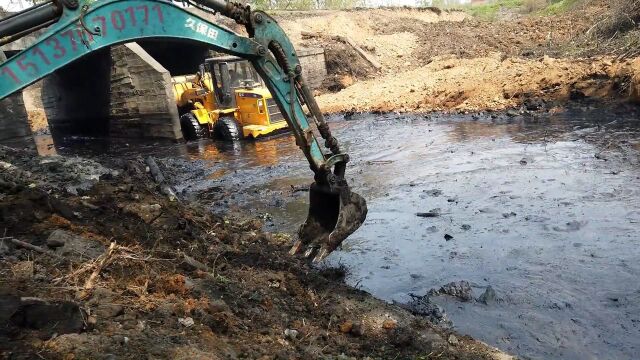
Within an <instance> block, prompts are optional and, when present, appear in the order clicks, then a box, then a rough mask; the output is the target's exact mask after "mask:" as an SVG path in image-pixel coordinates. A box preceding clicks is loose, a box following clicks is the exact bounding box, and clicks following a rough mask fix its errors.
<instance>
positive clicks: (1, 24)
mask: <svg viewBox="0 0 640 360" xmlns="http://www.w3.org/2000/svg"><path fill="white" fill-rule="evenodd" d="M61 15H62V6H60V5H58V4H57V3H56V2H55V1H53V0H51V1H48V2H46V3H42V4H39V5H36V6H34V7H31V8H28V9H25V10H23V11H20V12H17V13H15V14H12V15H10V16H8V17H6V18H4V19H0V44H2V43H7V42H10V41H14V40H17V39H18V38H19V37H21V36H24V35H27V34H29V33H30V32H31V31H34V30H36V29H39V28H41V27H42V25H43V24H49V23H52V22H55V21H57V20H58V19H59V18H60V16H61Z"/></svg>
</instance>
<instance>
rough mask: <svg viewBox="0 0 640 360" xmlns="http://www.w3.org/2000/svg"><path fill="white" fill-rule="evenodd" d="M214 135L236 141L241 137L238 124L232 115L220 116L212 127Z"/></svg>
mask: <svg viewBox="0 0 640 360" xmlns="http://www.w3.org/2000/svg"><path fill="white" fill-rule="evenodd" d="M213 131H214V134H215V136H216V137H217V138H218V139H221V140H226V141H237V140H240V139H241V138H242V130H240V124H238V122H237V121H236V119H235V118H234V117H233V116H221V117H220V118H219V119H218V121H216V124H215V125H214V127H213Z"/></svg>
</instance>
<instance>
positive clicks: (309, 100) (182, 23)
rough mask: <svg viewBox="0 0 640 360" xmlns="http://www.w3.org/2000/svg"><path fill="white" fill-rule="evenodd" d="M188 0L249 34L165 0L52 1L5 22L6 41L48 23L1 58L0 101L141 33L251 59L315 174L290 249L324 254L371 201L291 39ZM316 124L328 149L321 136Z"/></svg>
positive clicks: (219, 2)
mask: <svg viewBox="0 0 640 360" xmlns="http://www.w3.org/2000/svg"><path fill="white" fill-rule="evenodd" d="M181 2H182V1H181ZM187 3H190V4H192V5H195V6H198V7H200V8H202V9H204V10H207V11H213V12H218V13H220V14H222V15H224V16H226V17H229V18H232V19H234V20H235V21H236V22H237V23H239V24H242V25H244V26H245V27H246V29H247V33H248V34H249V37H243V36H241V35H239V34H236V33H234V32H233V31H230V30H228V29H227V28H225V27H222V26H220V25H217V24H215V23H212V22H210V21H208V20H206V19H204V18H202V17H200V16H197V15H195V14H193V13H191V12H189V11H188V10H187V9H185V8H183V7H180V6H176V5H174V4H172V3H171V2H168V1H165V0H50V1H48V2H45V3H43V4H40V5H37V6H35V7H33V8H30V9H27V10H25V11H23V12H20V13H18V14H14V15H12V16H10V17H9V18H6V19H2V20H0V44H3V43H7V42H10V41H13V40H16V39H18V38H19V37H21V36H24V35H26V34H28V33H30V32H32V31H34V30H37V29H40V28H43V27H46V26H49V28H48V30H47V31H46V32H45V33H44V34H43V35H41V36H40V37H39V38H38V39H37V41H36V42H35V43H34V44H33V45H31V46H30V47H28V48H27V49H25V50H23V51H22V52H20V53H18V54H16V55H15V56H13V57H11V58H10V59H9V60H7V61H6V62H4V63H2V64H0V99H3V98H5V97H7V96H9V95H11V94H13V93H15V92H17V91H20V90H21V89H23V88H25V87H26V86H28V85H30V84H32V83H34V82H36V81H38V80H39V79H42V78H43V77H45V76H47V75H49V74H51V73H53V72H54V71H56V70H57V69H60V68H62V67H64V66H66V65H67V64H70V63H72V62H74V61H75V60H78V59H79V58H81V57H83V56H85V55H87V54H89V53H91V52H93V51H96V50H99V49H102V48H106V47H110V46H113V45H116V44H121V43H126V42H131V41H136V40H141V39H173V40H180V41H189V42H196V43H201V44H204V45H207V46H209V47H210V48H212V49H213V50H216V51H219V52H224V53H227V54H231V55H235V56H238V57H242V58H245V59H248V60H249V61H250V62H251V63H252V64H253V66H254V68H255V69H256V71H257V72H258V73H259V74H260V75H261V77H262V78H263V80H264V82H265V84H266V86H267V88H268V89H269V91H270V92H271V94H272V96H273V99H274V100H275V101H276V103H277V104H278V107H279V108H280V111H281V113H282V114H283V115H284V117H285V119H286V120H287V122H288V124H289V127H290V128H291V130H292V132H293V134H294V136H295V138H296V144H297V145H298V146H299V147H300V149H301V150H302V152H303V153H304V155H305V157H306V158H307V160H308V162H309V164H310V167H311V170H312V171H313V172H314V180H315V182H314V183H313V184H312V185H311V188H310V208H309V217H308V219H307V221H306V222H305V223H304V224H303V225H302V226H301V228H300V231H299V234H298V235H299V239H298V241H297V242H296V244H295V245H294V246H293V247H292V249H291V253H292V254H297V253H300V252H303V253H304V255H305V256H307V257H309V258H314V260H321V259H323V258H324V257H326V256H327V255H328V254H329V253H330V252H331V251H333V250H335V249H336V248H337V247H338V246H339V245H340V244H341V243H342V241H343V240H344V239H345V238H346V237H348V236H349V235H350V234H352V233H353V232H354V231H355V230H357V229H358V228H359V227H360V225H362V223H363V222H364V219H365V217H366V213H367V207H366V203H365V201H364V199H363V198H362V197H360V196H359V195H358V194H356V193H354V192H352V191H351V189H350V188H349V186H348V184H347V182H346V180H345V177H344V175H345V170H346V164H347V162H348V161H349V157H348V155H347V154H344V153H342V152H341V150H340V147H339V145H338V141H337V140H336V139H335V138H334V137H333V136H332V135H331V131H330V129H329V126H328V125H327V123H326V122H325V120H324V117H323V115H322V112H321V111H320V109H319V107H318V105H317V103H316V101H315V99H314V97H313V95H312V94H311V91H310V90H309V88H308V87H307V85H306V83H305V81H304V79H303V77H302V67H301V66H300V62H299V60H298V57H297V55H296V51H295V49H294V47H293V45H292V44H291V42H290V40H289V38H288V37H287V35H286V34H285V33H284V31H283V30H282V29H281V28H280V26H279V25H278V24H277V22H276V21H275V20H274V19H273V18H271V17H270V16H269V15H267V14H266V13H264V12H261V11H251V9H250V8H249V7H248V6H244V5H241V4H239V3H233V2H229V1H227V0H189V1H187ZM304 105H306V107H307V109H308V111H309V113H310V115H307V114H306V113H305V111H304V108H303V106H304ZM313 128H315V129H316V130H317V132H318V133H319V134H320V136H321V137H322V138H323V139H324V141H325V143H324V147H325V148H326V150H328V151H326V150H325V149H323V147H322V146H321V145H320V143H319V142H318V140H317V138H316V135H315V134H314V131H313Z"/></svg>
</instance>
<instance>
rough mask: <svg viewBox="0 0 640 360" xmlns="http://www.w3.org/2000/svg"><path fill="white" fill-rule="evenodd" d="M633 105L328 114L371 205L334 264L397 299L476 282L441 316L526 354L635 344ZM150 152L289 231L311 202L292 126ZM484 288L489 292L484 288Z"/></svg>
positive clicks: (439, 298)
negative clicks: (248, 138) (278, 132)
mask: <svg viewBox="0 0 640 360" xmlns="http://www.w3.org/2000/svg"><path fill="white" fill-rule="evenodd" d="M637 119H638V110H637V108H635V107H628V106H625V105H615V106H606V105H604V104H598V103H582V104H572V105H571V106H570V107H569V108H565V109H555V110H553V111H547V112H532V113H528V114H525V115H517V114H516V113H513V112H512V113H488V114H487V113H485V114H469V115H445V114H442V115H440V114H430V115H394V114H387V115H384V114H383V115H367V114H363V115H350V116H348V117H346V118H343V117H342V116H336V117H332V118H331V121H332V128H333V129H334V132H335V133H336V135H337V136H338V137H339V139H341V141H342V143H343V144H344V147H345V149H346V150H347V151H348V152H349V153H350V154H351V155H352V159H353V160H352V163H351V166H350V167H349V170H348V178H349V179H350V181H351V183H352V184H353V186H354V187H355V188H356V189H358V191H359V192H360V193H362V194H363V195H365V196H366V197H367V200H368V202H369V207H370V215H369V217H368V219H367V222H366V223H365V225H364V226H363V227H362V229H360V230H359V231H358V232H356V233H355V234H354V235H353V236H351V237H350V238H349V239H348V240H347V241H346V242H345V244H344V247H343V249H342V251H340V252H337V253H335V254H334V255H332V256H331V257H330V258H329V261H328V264H330V265H331V266H334V267H335V266H340V265H341V266H345V267H346V269H347V276H346V279H347V283H348V284H350V285H353V286H355V287H357V288H359V289H362V290H365V291H367V292H370V293H371V294H373V295H375V296H376V297H379V298H381V299H384V300H386V301H388V302H394V301H395V302H398V303H401V304H406V303H409V302H411V300H412V297H411V296H410V295H411V294H413V295H416V296H424V295H426V294H428V293H429V292H430V290H432V289H435V290H438V289H440V287H442V286H443V285H447V284H449V283H451V282H460V281H466V282H468V284H469V288H468V289H464V286H463V287H462V288H460V289H463V290H464V291H461V292H457V294H458V295H460V294H462V296H461V298H458V297H455V298H454V297H449V296H446V295H444V296H443V295H437V294H434V293H433V292H432V295H431V296H430V297H429V299H428V302H427V306H428V310H429V311H430V313H429V314H430V316H431V320H437V321H439V322H440V323H441V325H443V326H449V327H450V328H452V329H455V330H456V331H460V332H462V333H463V334H469V335H472V336H474V337H477V338H478V339H480V340H483V341H486V342H488V343H489V344H491V345H493V346H497V347H498V348H501V349H504V350H506V351H508V352H511V353H514V354H517V355H519V356H522V357H525V358H534V359H538V358H539V359H546V358H563V359H584V358H594V359H595V358H603V357H612V358H633V356H634V355H633V354H635V352H636V351H637V341H636V339H637V338H638V336H639V335H640V330H639V327H638V323H639V322H640V319H638V318H637V314H638V313H640V309H639V308H638V306H637V304H638V301H637V300H638V296H639V294H640V288H638V286H637V282H636V281H635V280H634V279H636V278H637V276H638V275H640V268H638V267H637V266H636V265H635V264H637V260H638V256H640V255H639V253H638V252H637V248H638V241H639V239H640V233H639V232H638V223H640V208H639V207H638V206H639V205H638V204H640V192H639V191H638V189H637V187H636V184H637V182H638V179H640V170H639V169H640V157H639V155H638V154H639V151H640V125H639V123H638V120H637ZM138 150H139V149H135V151H138ZM62 151H63V152H64V151H68V152H72V151H76V150H73V149H72V148H69V149H67V150H64V149H63V150H62ZM101 151H109V150H108V148H106V149H102V150H101ZM111 151H113V152H114V154H122V155H126V154H130V155H133V153H134V149H131V148H129V150H127V147H125V148H124V149H123V148H122V147H113V148H112V150H111ZM142 151H143V152H145V151H146V153H147V154H152V155H154V156H156V157H157V159H158V161H159V162H160V163H161V164H162V165H163V166H164V167H165V168H166V171H167V174H168V177H169V178H170V179H171V181H173V183H174V185H175V186H176V191H177V193H178V194H180V196H181V197H184V198H185V199H190V200H191V201H196V202H199V203H200V204H202V205H203V206H206V207H207V208H208V209H210V210H213V211H214V212H215V213H217V214H219V215H222V216H230V215H231V216H233V215H237V214H246V213H249V212H250V213H252V214H254V216H256V217H258V218H260V219H261V221H262V224H263V228H264V229H266V230H271V231H282V232H286V233H289V234H293V233H294V232H295V230H296V228H297V226H298V224H300V222H301V221H302V220H303V219H304V217H305V215H306V213H305V211H306V202H307V193H306V192H305V191H304V187H305V186H306V185H308V182H309V180H308V178H307V177H306V176H305V174H306V173H307V172H308V168H307V166H306V164H305V163H304V161H303V159H302V157H301V156H300V155H299V153H298V150H297V149H296V148H295V144H294V143H293V140H292V139H291V138H290V137H289V136H287V135H285V136H280V137H277V138H272V139H267V140H264V141H258V142H249V143H241V144H236V145H230V144H221V143H215V142H211V141H202V142H199V143H191V144H187V145H168V146H166V147H158V146H154V147H149V148H148V149H147V150H144V149H142ZM419 214H422V215H420V216H418V215H419ZM489 287H491V289H492V290H493V292H494V294H492V293H491V291H490V292H489V294H488V295H485V296H482V295H483V294H484V293H485V292H486V291H487V289H488V288H489ZM456 291H457V290H456ZM468 291H470V293H467V292H468ZM445 292H447V291H445ZM450 293H451V292H450ZM491 295H495V296H491ZM463 300H464V301H463ZM414 310H415V309H414ZM440 313H443V314H444V317H441V318H439V317H437V316H436V317H435V318H434V317H433V316H435V315H437V314H440ZM440 320H442V321H440Z"/></svg>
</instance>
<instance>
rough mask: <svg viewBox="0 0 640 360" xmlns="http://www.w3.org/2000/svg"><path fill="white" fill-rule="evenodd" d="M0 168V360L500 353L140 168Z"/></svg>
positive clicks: (17, 155)
mask: <svg viewBox="0 0 640 360" xmlns="http://www.w3.org/2000/svg"><path fill="white" fill-rule="evenodd" d="M160 165H161V166H160V167H161V168H162V169H164V170H165V171H168V172H170V169H167V168H166V166H165V165H163V164H160ZM0 166H2V168H3V171H2V172H0V227H1V228H2V229H3V232H4V235H3V237H2V239H0V305H2V312H0V321H1V322H2V323H1V324H0V357H2V358H12V359H13V358H17V359H31V358H45V359H72V358H74V359H89V358H91V359H94V358H104V359H112V358H118V359H128V358H143V357H144V358H147V357H150V358H156V359H223V358H224V359H228V358H233V359H235V358H247V359H275V358H277V359H299V358H302V357H305V358H310V359H315V358H326V359H338V358H339V359H343V358H363V357H365V356H368V357H370V358H375V359H389V358H415V357H418V356H419V355H426V354H430V353H433V354H435V353H437V354H439V356H440V358H443V359H453V358H455V359H483V358H493V357H494V355H496V356H497V354H498V353H497V352H495V351H494V350H492V349H490V348H488V347H486V346H485V345H483V344H480V343H478V342H476V341H473V340H472V339H470V338H467V337H462V338H461V337H458V339H460V342H458V343H456V344H455V345H450V344H449V343H448V342H447V341H446V339H448V338H449V332H447V331H444V330H441V329H438V328H435V327H434V326H433V325H432V324H431V323H429V322H428V321H426V320H424V319H422V318H419V317H415V316H413V315H411V314H409V313H408V312H406V311H404V310H401V309H399V308H397V307H394V306H391V305H389V304H385V303H383V302H381V301H378V300H375V299H373V298H371V297H370V296H369V295H368V294H366V293H363V292H360V291H357V290H354V289H351V288H348V287H346V286H344V285H342V284H341V283H339V282H338V280H336V278H339V276H336V271H333V270H329V271H323V270H316V269H313V268H311V267H310V266H309V265H308V264H307V263H305V262H303V261H302V260H301V259H298V258H292V257H290V256H288V255H287V249H288V246H289V243H290V240H289V239H288V237H286V236H285V235H280V234H268V233H263V232H262V231H261V230H260V229H261V225H262V224H261V222H260V221H259V220H257V219H246V220H241V221H234V220H231V219H222V218H219V217H216V216H213V215H211V213H210V212H209V211H207V210H205V209H203V208H200V207H198V206H195V205H190V204H186V203H182V201H180V200H177V199H175V197H173V196H169V195H167V194H171V193H170V192H168V191H167V190H166V189H165V188H163V187H162V186H160V185H157V184H156V183H154V182H152V181H151V180H150V175H149V174H147V173H146V171H145V167H146V165H145V163H144V162H143V161H142V159H136V158H133V159H130V160H127V161H123V160H111V159H105V161H104V162H103V161H101V162H100V163H97V162H95V161H88V160H83V159H76V160H74V161H67V159H66V158H62V157H52V158H39V157H38V156H37V155H36V154H35V153H33V152H30V151H23V150H14V149H10V148H6V147H2V148H0ZM87 182H88V183H87ZM79 184H82V186H78V185H79ZM96 249H100V250H99V251H94V250H96ZM89 250H91V251H89ZM34 304H35V305H34ZM61 320H65V321H64V324H63V322H61ZM56 324H58V325H60V326H61V325H64V329H65V330H64V331H62V328H61V327H59V328H57V327H56ZM56 329H58V330H56Z"/></svg>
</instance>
